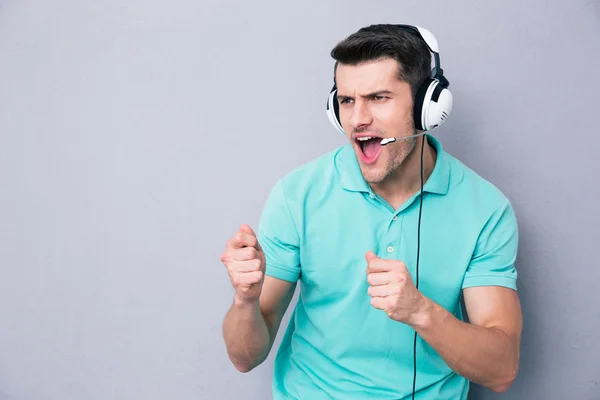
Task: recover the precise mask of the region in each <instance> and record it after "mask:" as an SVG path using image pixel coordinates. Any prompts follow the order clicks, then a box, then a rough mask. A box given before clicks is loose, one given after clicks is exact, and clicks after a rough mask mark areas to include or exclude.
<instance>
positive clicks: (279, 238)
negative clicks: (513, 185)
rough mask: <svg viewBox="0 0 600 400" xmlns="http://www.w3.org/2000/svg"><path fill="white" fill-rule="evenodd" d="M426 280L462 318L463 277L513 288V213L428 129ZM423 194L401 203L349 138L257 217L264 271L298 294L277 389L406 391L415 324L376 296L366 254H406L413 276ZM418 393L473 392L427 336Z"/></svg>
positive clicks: (349, 394)
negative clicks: (432, 156)
mask: <svg viewBox="0 0 600 400" xmlns="http://www.w3.org/2000/svg"><path fill="white" fill-rule="evenodd" d="M427 140H428V141H429V143H431V144H432V145H433V146H434V148H435V149H436V151H437V160H436V163H435V167H434V169H433V172H432V174H431V176H430V178H429V179H428V180H427V182H426V184H425V185H424V195H423V211H422V220H421V251H420V264H419V289H420V290H421V291H422V292H423V294H424V295H425V296H427V297H429V298H430V299H432V300H433V301H435V302H436V303H438V304H439V305H441V306H443V307H444V308H446V309H447V310H448V311H449V312H451V313H452V314H453V315H455V316H456V317H457V318H459V319H463V315H462V311H461V307H460V301H459V300H460V296H461V291H462V289H464V288H468V287H473V286H488V285H494V286H504V287H508V288H511V289H515V290H516V280H517V272H516V270H515V267H514V262H515V258H516V254H517V241H518V232H517V223H516V219H515V214H514V212H513V209H512V207H511V204H510V203H509V201H508V200H507V198H506V197H505V196H504V195H503V194H502V193H501V192H500V190H498V189H497V188H496V187H495V186H493V185H492V184H491V183H489V182H488V181H486V180H485V179H483V178H482V177H480V176H479V175H477V174H476V173H475V172H473V171H472V170H471V169H469V168H468V167H466V166H465V165H464V164H462V163H461V162H460V161H458V160H457V159H456V158H454V157H452V156H451V155H450V154H448V153H446V152H445V151H444V150H443V148H442V146H441V144H440V142H439V141H438V140H437V139H436V138H435V137H433V136H431V135H428V136H427ZM418 200H419V193H417V194H415V195H414V196H413V197H412V198H410V199H409V200H407V201H406V202H405V203H404V204H403V205H402V206H401V207H400V208H399V209H397V210H394V209H393V208H392V207H391V206H390V205H389V204H388V203H387V202H386V201H385V200H384V199H383V198H381V197H379V196H378V195H377V194H375V193H374V192H373V191H372V190H371V189H370V187H369V186H368V184H367V183H366V181H365V180H364V179H363V177H362V175H361V172H360V169H359V165H358V161H357V159H356V155H355V153H354V150H353V149H352V146H351V145H350V144H349V143H348V144H347V145H344V146H341V147H339V148H337V149H335V150H333V151H331V152H329V153H327V154H325V155H323V156H320V157H319V158H317V159H315V160H312V161H310V162H308V163H306V164H304V165H302V166H300V167H298V168H297V169H295V170H293V171H291V172H289V173H288V174H286V175H285V176H284V177H282V178H281V179H280V180H278V181H277V182H276V184H275V185H274V187H273V188H272V190H271V192H270V194H269V196H268V198H267V201H266V203H265V206H264V209H263V212H262V214H261V217H260V222H259V226H258V233H257V234H258V237H259V241H260V243H261V245H262V247H263V249H264V252H265V257H266V261H267V265H266V274H267V275H270V276H273V277H275V278H279V279H283V280H286V281H289V282H298V285H299V288H300V293H299V297H298V302H297V303H296V306H295V309H294V311H293V314H292V315H291V319H290V322H289V325H288V327H287V330H286V331H285V333H284V334H283V337H282V340H281V344H280V347H279V349H278V351H277V355H276V358H275V365H274V379H273V384H272V388H273V397H274V399H276V400H278V399H301V400H320V399H328V400H330V399H335V400H339V399H345V400H352V399H361V400H364V399H408V398H410V397H411V395H412V383H413V340H414V330H412V329H411V328H410V327H409V326H407V325H405V324H402V323H400V322H396V321H393V320H392V319H390V318H389V317H388V316H387V315H386V314H385V312H383V311H381V310H378V309H375V308H374V307H373V306H371V304H370V296H369V294H368V292H367V289H368V286H369V284H368V282H367V276H366V267H367V264H366V261H365V254H366V253H367V251H369V250H372V251H374V252H375V253H376V254H377V255H378V256H379V257H381V258H386V259H398V260H402V261H404V263H405V264H406V266H407V268H408V270H409V271H410V273H411V274H412V277H413V280H414V279H415V261H416V255H417V227H418V225H417V223H418V215H419V201H418ZM416 389H417V393H416V395H415V397H416V398H418V399H466V398H467V392H468V390H469V382H468V381H467V380H466V379H465V378H463V377H461V376H459V375H457V374H456V373H455V372H453V371H452V370H451V369H450V368H449V367H448V365H447V364H446V363H445V362H444V361H443V359H442V358H441V357H440V356H439V355H438V354H437V353H436V351H435V350H434V349H433V348H432V347H431V346H429V345H428V344H427V343H426V342H425V341H423V340H422V339H421V338H420V337H419V339H418V344H417V383H416Z"/></svg>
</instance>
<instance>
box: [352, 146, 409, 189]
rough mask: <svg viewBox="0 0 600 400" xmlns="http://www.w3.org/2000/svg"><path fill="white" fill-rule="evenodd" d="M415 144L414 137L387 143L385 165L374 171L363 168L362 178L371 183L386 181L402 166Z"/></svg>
mask: <svg viewBox="0 0 600 400" xmlns="http://www.w3.org/2000/svg"><path fill="white" fill-rule="evenodd" d="M416 145H417V139H416V138H410V139H404V140H400V141H398V142H395V143H390V144H388V145H387V146H386V147H390V149H389V151H388V154H389V156H388V159H387V160H386V163H385V165H384V166H383V167H381V168H379V169H377V170H374V171H369V170H365V169H363V171H362V175H363V178H364V179H365V181H367V182H368V183H373V184H380V183H382V182H384V181H386V180H387V179H389V177H390V176H392V175H393V174H394V172H396V171H397V170H398V168H401V167H402V164H404V162H405V161H406V159H407V158H408V157H409V156H410V155H411V154H412V153H413V152H414V150H415V147H416ZM382 150H383V149H382Z"/></svg>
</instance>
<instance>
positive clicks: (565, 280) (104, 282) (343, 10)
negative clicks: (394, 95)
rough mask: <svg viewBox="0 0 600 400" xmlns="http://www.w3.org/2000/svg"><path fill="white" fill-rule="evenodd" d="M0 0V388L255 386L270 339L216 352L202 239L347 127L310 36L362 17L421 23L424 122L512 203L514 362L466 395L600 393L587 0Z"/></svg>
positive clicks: (176, 391) (594, 70) (592, 15)
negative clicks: (332, 106) (517, 339)
mask: <svg viewBox="0 0 600 400" xmlns="http://www.w3.org/2000/svg"><path fill="white" fill-rule="evenodd" d="M0 4H1V5H0V268H1V269H0V274H1V275H0V399H2V400H9V399H10V400H23V399H27V400H70V399H77V400H83V399H85V400H87V399H90V400H96V399H145V400H150V399H178V400H188V399H190V400H191V399H234V398H244V399H267V398H270V379H271V373H272V360H273V354H274V352H273V353H272V354H271V356H270V357H269V359H268V361H267V362H265V363H264V364H263V365H262V366H260V367H259V368H257V369H256V370H254V371H253V372H251V373H250V374H246V375H244V374H240V373H238V372H237V371H236V370H235V369H234V368H233V367H232V365H231V364H230V363H229V361H228V359H227V357H226V354H225V349H224V345H223V342H222V339H221V321H222V318H223V315H224V314H225V312H226V310H227V308H228V307H229V304H230V302H231V295H232V289H231V287H230V284H229V281H228V278H227V275H226V273H225V269H224V267H223V266H222V265H221V264H220V262H219V256H220V254H221V252H222V250H223V247H224V243H225V240H226V239H227V238H228V237H229V236H230V235H231V234H232V233H233V232H235V230H236V229H237V228H238V226H239V224H241V223H243V222H246V223H249V224H251V225H252V226H256V223H257V221H258V218H259V215H260V212H261V209H262V205H263V202H264V200H265V198H266V196H267V193H268V191H269V189H270V188H271V186H272V185H273V183H274V182H275V181H276V180H277V179H278V178H279V177H281V176H282V175H283V174H285V173H286V172H288V171H289V170H291V169H293V168H295V167H296V166H298V165H300V164H302V163H304V162H306V161H308V160H311V159H313V158H314V157H317V156H319V155H321V154H323V153H324V152H327V151H330V150H331V149H333V148H334V147H336V146H338V145H340V144H342V143H343V142H344V140H345V139H344V138H343V137H342V136H341V135H339V134H338V133H336V132H335V131H334V130H333V128H331V127H330V126H329V125H328V121H327V119H326V116H325V113H324V106H325V100H326V96H327V94H328V91H329V89H330V86H331V82H332V75H331V73H332V66H333V62H332V60H331V59H330V57H329V51H330V49H331V48H332V47H333V46H334V45H335V43H336V42H337V41H338V40H341V39H342V38H343V37H345V36H346V35H348V34H349V33H351V32H352V31H354V30H356V29H358V28H359V27H361V26H363V25H367V24H371V23H378V22H394V23H412V24H419V25H423V26H425V27H427V28H429V29H431V30H432V31H433V32H434V34H435V35H436V36H437V38H438V40H439V42H440V46H441V56H442V62H443V67H444V69H445V72H446V74H447V75H448V77H449V79H450V81H451V88H452V92H453V93H454V96H455V108H454V112H453V114H452V116H451V118H450V120H449V121H448V122H446V124H445V125H444V126H443V128H441V129H439V131H438V132H437V133H436V135H437V137H438V138H439V139H440V140H441V141H442V143H443V145H444V146H445V147H446V149H447V150H448V151H449V152H450V153H452V154H454V155H455V156H456V157H458V158H460V159H461V160H463V161H464V162H465V163H466V164H467V165H469V166H470V167H472V168H474V169H475V170H476V171H478V172H479V173H480V174H481V175H482V176H484V177H486V178H488V179H490V180H491V181H493V182H494V183H495V184H496V185H497V186H498V187H499V188H500V189H501V190H503V191H504V192H505V194H506V195H507V196H508V197H509V198H510V199H511V200H512V202H513V204H514V207H515V209H516V212H517V217H518V219H519V223H520V228H521V243H520V254H519V258H518V269H519V274H520V275H519V276H520V280H519V289H520V295H521V299H522V302H523V308H524V318H525V326H524V336H523V345H522V363H521V370H520V374H519V377H518V380H517V381H516V383H515V384H514V386H513V387H512V388H511V389H510V391H509V392H508V393H506V394H505V395H495V394H493V393H492V392H490V391H487V390H483V389H481V388H474V389H473V395H472V398H473V399H495V398H506V399H542V398H543V399H563V398H570V399H578V400H585V399H598V398H600V385H599V381H600V367H599V362H598V360H599V359H600V344H598V342H597V341H598V331H599V330H600V317H599V312H598V303H599V302H600V290H599V289H600V284H599V281H600V273H599V272H598V271H599V268H598V257H597V251H598V246H599V244H598V241H599V239H600V236H599V234H598V225H600V217H599V212H600V206H599V202H598V197H599V195H600V184H599V180H598V178H597V175H593V174H592V170H595V171H598V169H599V167H600V163H599V161H598V159H599V157H598V155H597V153H598V146H599V145H600V140H599V139H598V128H597V126H596V124H595V122H596V118H597V116H598V102H599V100H600V99H599V93H598V91H599V89H600V81H599V73H598V70H599V67H600V4H599V3H598V1H589V0H586V1H584V0H569V1H544V0H536V1H529V2H516V1H515V2H475V1H473V2H469V1H465V0H461V1H457V0H454V1H452V2H435V3H434V2H429V3H427V2H423V1H391V0H390V1H378V2H366V1H363V2H358V1H354V2H350V1H347V0H345V1H312V2H307V1H302V2H300V1H299V2H282V1H275V0H269V1H261V2H257V1H253V2H242V1H238V2H234V1H232V0H229V1H223V0H211V1H206V0H203V1H192V0H178V1H169V2H166V1H163V2H156V1H155V2H147V1H141V0H135V1H129V2H121V1H104V0H103V1H90V0H88V1H73V0H55V1H52V2H47V1H32V2H25V1H22V2H17V1H2V2H1V3H0ZM288 317H289V313H288V314H287V316H286V322H287V318H288ZM280 333H281V331H280ZM279 338H280V337H279ZM278 343H279V339H278V341H277V343H276V344H278Z"/></svg>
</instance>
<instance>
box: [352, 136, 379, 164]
mask: <svg viewBox="0 0 600 400" xmlns="http://www.w3.org/2000/svg"><path fill="white" fill-rule="evenodd" d="M356 144H357V145H358V147H359V148H360V152H361V158H362V161H363V162H364V163H365V164H371V163H373V162H375V160H376V159H377V155H378V154H379V151H380V150H381V138H380V137H377V136H365V137H357V138H356Z"/></svg>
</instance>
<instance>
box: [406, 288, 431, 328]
mask: <svg viewBox="0 0 600 400" xmlns="http://www.w3.org/2000/svg"><path fill="white" fill-rule="evenodd" d="M435 307H436V304H435V303H434V302H433V301H431V300H430V299H429V298H427V297H425V296H423V297H422V301H421V304H420V305H419V307H418V308H417V311H416V312H415V313H414V314H413V319H412V321H411V322H410V325H411V327H412V328H413V329H415V330H426V329H428V328H429V327H431V325H432V321H433V317H434V313H435Z"/></svg>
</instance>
